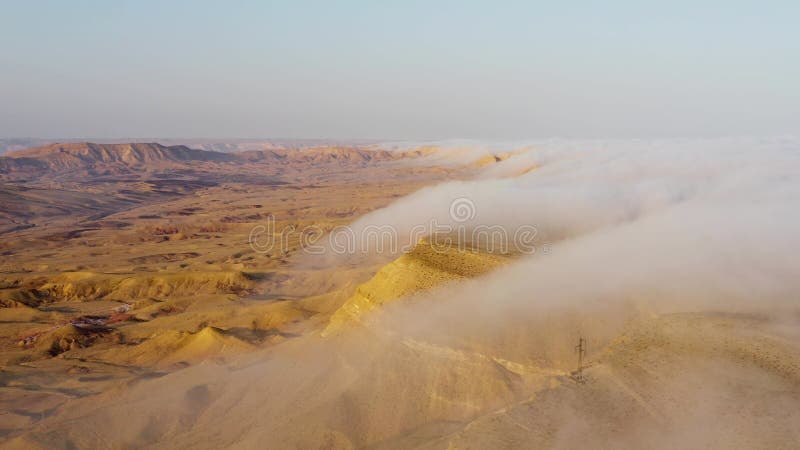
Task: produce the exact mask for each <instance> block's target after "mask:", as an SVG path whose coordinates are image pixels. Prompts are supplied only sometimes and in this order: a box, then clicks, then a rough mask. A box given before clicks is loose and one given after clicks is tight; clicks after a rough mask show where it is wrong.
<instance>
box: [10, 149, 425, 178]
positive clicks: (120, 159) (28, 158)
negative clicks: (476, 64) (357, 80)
mask: <svg viewBox="0 0 800 450" xmlns="http://www.w3.org/2000/svg"><path fill="white" fill-rule="evenodd" d="M409 156H414V155H412V154H411V153H410V152H392V151H386V150H378V149H375V150H372V149H363V148H355V147H338V146H337V147H316V148H302V149H296V148H289V149H287V148H274V149H264V150H248V151H242V152H230V153H222V152H216V151H209V150H198V149H193V148H189V147H187V146H185V145H172V146H165V145H162V144H158V143H127V144H96V143H91V142H70V143H57V144H48V145H44V146H41V147H34V148H28V149H24V150H17V151H13V152H9V153H7V154H5V155H3V156H0V176H3V177H4V178H12V179H31V178H35V177H39V176H42V175H45V174H62V175H63V174H66V175H78V174H82V173H86V174H89V175H114V174H123V173H133V172H141V171H163V170H167V169H174V168H189V166H190V165H191V166H193V167H197V166H201V165H206V166H207V165H208V164H209V163H211V164H232V165H233V167H232V168H231V169H235V168H236V167H238V166H241V165H248V166H254V167H258V165H260V164H268V165H272V166H284V165H291V166H293V167H294V168H303V167H308V166H319V165H338V166H360V165H364V164H369V163H373V162H380V161H391V160H396V159H403V158H407V157H409Z"/></svg>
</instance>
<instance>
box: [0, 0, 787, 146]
mask: <svg viewBox="0 0 800 450" xmlns="http://www.w3.org/2000/svg"><path fill="white" fill-rule="evenodd" d="M798 23H800V2H797V1H789V0H786V1H769V0H767V1H748V2H742V1H736V0H726V1H723V0H713V1H692V2H685V1H681V0H677V1H671V2H664V1H658V2H655V1H652V2H651V1H647V0H644V1H642V0H639V1H616V2H613V1H609V2H555V1H548V2H537V1H520V2H517V1H506V2H488V1H486V2H476V1H452V2H449V1H439V2H432V1H402V2H401V1H381V2H377V1H338V2H334V1H319V2H312V1H252V2H251V1H231V2H221V1H200V0H197V1H149V0H139V1H113V2H109V1H81V0H73V1H69V2H68V1H45V0H42V1H13V0H0V137H42V138H56V137H63V138H80V137H98V138H119V137H132V138H134V137H135V138H143V137H162V138H187V137H196V138H337V139H347V138H371V139H453V138H473V139H524V138H549V137H565V138H569V137H578V138H629V137H636V138H649V137H714V136H731V135H736V136H741V135H755V136H774V135H797V134H800V121H798V117H800V26H798V25H797V24H798Z"/></svg>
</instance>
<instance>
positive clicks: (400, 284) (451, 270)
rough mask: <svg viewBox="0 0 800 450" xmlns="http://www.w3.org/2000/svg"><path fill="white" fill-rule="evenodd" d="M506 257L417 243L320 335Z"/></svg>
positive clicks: (498, 263)
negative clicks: (372, 311) (381, 306)
mask: <svg viewBox="0 0 800 450" xmlns="http://www.w3.org/2000/svg"><path fill="white" fill-rule="evenodd" d="M509 260H510V259H509V257H507V256H504V255H500V254H492V253H488V252H484V251H481V250H478V249H472V248H458V246H440V245H434V244H432V243H431V242H430V241H427V240H424V241H420V243H418V244H417V245H416V246H415V247H414V249H413V250H411V251H410V252H408V253H406V254H404V255H403V256H401V257H399V258H397V259H396V260H395V261H393V262H391V263H390V264H387V265H386V266H384V267H383V268H381V269H380V270H379V271H378V272H377V273H376V274H375V276H374V277H372V279H370V280H369V281H367V282H366V283H364V284H362V285H360V286H358V288H357V289H356V292H355V293H354V294H353V296H352V297H350V298H349V299H348V300H347V301H346V302H345V303H344V304H343V305H342V306H341V307H340V308H339V309H338V310H337V311H336V312H335V313H334V314H333V316H332V317H331V321H330V325H329V326H328V327H327V328H326V329H325V331H324V332H323V335H330V334H331V333H334V332H336V331H337V330H340V329H341V328H342V327H343V326H344V324H346V323H347V322H352V321H358V320H359V319H360V318H361V317H362V315H363V314H365V313H366V312H368V311H370V310H373V309H375V308H377V307H379V306H380V305H383V304H384V303H387V302H390V301H392V300H396V299H399V298H401V297H405V296H407V295H411V294H414V293H417V292H420V291H425V290H428V289H431V288H433V287H435V286H438V285H441V284H443V283H447V282H451V281H456V280H460V279H464V278H472V277H475V276H478V275H481V274H484V273H487V272H489V271H491V270H493V269H495V268H497V267H500V266H502V265H504V264H506V263H508V262H509Z"/></svg>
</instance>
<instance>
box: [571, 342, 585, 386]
mask: <svg viewBox="0 0 800 450" xmlns="http://www.w3.org/2000/svg"><path fill="white" fill-rule="evenodd" d="M575 353H577V354H578V370H576V371H575V372H573V378H575V381H577V382H578V383H584V382H585V381H586V378H584V376H583V357H584V356H586V339H584V338H583V336H581V337H579V338H578V345H576V346H575Z"/></svg>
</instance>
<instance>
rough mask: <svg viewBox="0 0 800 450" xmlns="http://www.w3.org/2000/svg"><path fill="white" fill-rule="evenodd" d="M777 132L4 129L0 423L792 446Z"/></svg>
mask: <svg viewBox="0 0 800 450" xmlns="http://www.w3.org/2000/svg"><path fill="white" fill-rule="evenodd" d="M15 145H18V144H15ZM796 145H797V143H796V142H794V141H777V142H772V141H771V142H752V141H726V140H716V141H714V140H705V141H704V140H696V141H662V142H655V143H643V142H636V141H634V142H627V141H604V142H598V141H566V142H560V141H559V142H551V141H547V142H529V143H513V144H507V143H504V144H485V143H462V142H457V143H447V142H437V143H414V142H405V143H393V144H386V143H376V142H359V143H325V142H316V141H313V142H301V143H288V142H280V141H275V142H269V143H258V142H250V141H246V142H231V143H229V145H224V143H214V142H202V141H198V142H194V143H192V142H187V143H186V144H178V143H174V142H167V141H165V142H163V143H143V142H135V143H133V142H132V143H115V144H108V143H105V144H104V143H89V142H62V143H49V144H45V145H43V146H38V147H31V148H25V149H18V148H16V147H14V148H13V149H11V150H10V151H8V152H7V153H5V154H3V155H2V156H0V418H2V420H0V447H3V448H65V449H67V448H69V449H72V448H187V449H188V448H281V449H282V448H298V449H307V448H320V449H353V448H370V449H406V448H419V449H462V448H463V449H467V448H469V449H497V448H577V447H588V448H796V447H797V445H798V442H800V308H798V303H797V301H798V295H799V294H800V285H798V283H799V282H800V281H799V280H800V265H798V264H797V263H796V259H795V258H796V254H797V253H796V250H800V248H798V243H800V240H798V239H797V236H796V225H797V224H798V220H797V219H798V217H797V211H798V210H797V208H796V206H797V205H798V203H797V202H798V200H800V195H798V194H800V192H799V191H798V189H797V186H796V180H795V179H794V178H793V175H792V174H793V173H794V172H793V171H794V170H796V169H797V168H798V166H799V165H798V159H797V153H796V150H795V151H794V152H786V151H785V149H786V148H794V149H796ZM698 149H702V150H703V152H700V151H699V150H698ZM217 150H220V151H217ZM765 154H767V155H769V156H772V159H768V158H765V157H764V155H765ZM697 155H703V156H699V157H698V156H697ZM765 160H768V161H769V163H764V161H765ZM462 208H466V209H463V210H462ZM462 212H465V213H466V215H464V214H462ZM431 223H435V224H436V225H437V227H436V228H435V229H433V231H431V230H432V228H431V227H427V225H430V224H431ZM420 225H425V226H423V227H422V228H418V226H420ZM445 225H446V226H445ZM381 227H390V228H381ZM495 227H499V228H495ZM376 229H378V230H385V229H390V230H391V234H390V235H386V234H380V235H379V236H378V237H377V238H376V239H375V240H374V241H371V240H370V239H368V238H365V237H364V236H365V232H368V231H371V230H376ZM342 230H345V231H347V232H348V233H350V234H348V235H347V236H351V237H353V239H354V240H353V242H352V244H353V247H352V248H348V249H347V250H346V251H335V244H336V243H337V242H338V241H336V240H334V239H333V238H332V237H333V236H337V235H340V236H341V234H337V233H341V232H342ZM420 230H421V231H420ZM476 230H478V231H480V233H479V234H477V235H476ZM462 231H463V234H462ZM521 231H525V232H526V233H527V234H525V233H521ZM368 236H370V237H374V235H368ZM526 236H527V237H526ZM522 238H524V239H523V240H520V239H522ZM387 239H388V240H390V241H391V240H392V239H395V240H396V242H399V243H400V244H403V243H407V244H408V245H406V246H405V247H404V246H402V245H399V246H389V247H384V246H383V245H382V244H385V243H386V242H385V241H386V240H387ZM498 241H500V242H498ZM498 243H501V244H508V245H497V244H498ZM312 247H313V248H314V249H316V250H315V251H312ZM340 250H341V249H340ZM584 342H585V344H584ZM576 346H578V347H577V348H576Z"/></svg>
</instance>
